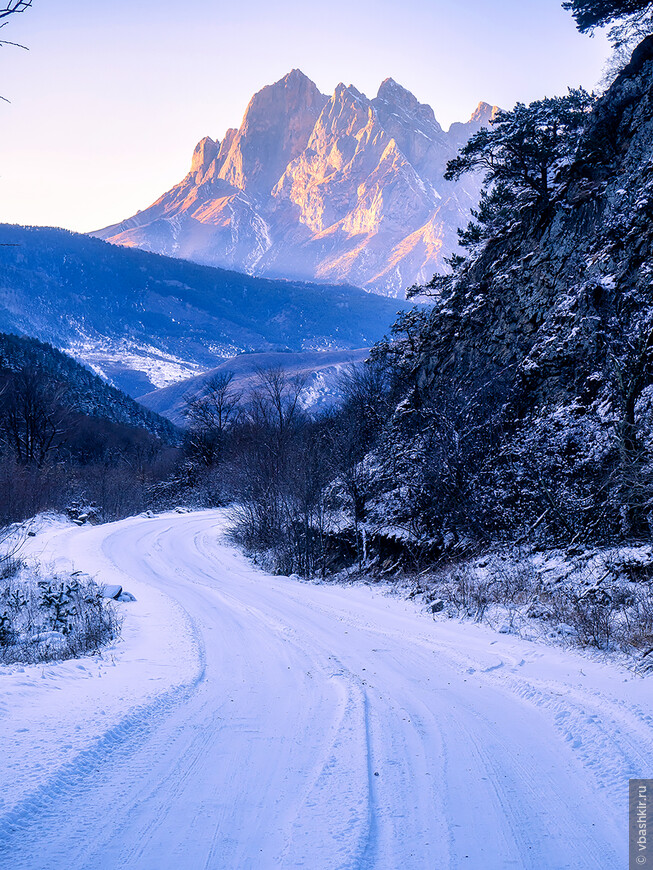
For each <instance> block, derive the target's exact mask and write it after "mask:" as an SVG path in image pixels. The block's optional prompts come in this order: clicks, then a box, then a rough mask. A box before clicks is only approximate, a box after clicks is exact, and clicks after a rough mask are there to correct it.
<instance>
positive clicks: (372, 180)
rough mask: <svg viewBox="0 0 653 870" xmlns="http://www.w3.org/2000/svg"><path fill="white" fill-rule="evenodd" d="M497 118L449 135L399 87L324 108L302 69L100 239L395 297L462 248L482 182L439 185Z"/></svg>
mask: <svg viewBox="0 0 653 870" xmlns="http://www.w3.org/2000/svg"><path fill="white" fill-rule="evenodd" d="M491 111H492V107H490V106H489V104H481V105H480V106H479V109H478V110H477V112H476V113H475V115H474V117H475V118H476V120H474V121H472V122H468V123H464V124H458V125H454V126H453V127H452V130H451V131H449V132H447V133H445V132H444V131H443V130H442V128H441V127H440V125H439V124H438V122H437V120H436V118H435V115H434V113H433V110H432V108H431V107H430V106H428V105H426V104H424V103H420V102H419V100H418V99H417V98H416V97H415V96H414V94H412V93H411V92H410V91H409V90H407V89H406V88H404V87H403V86H402V85H400V84H398V83H397V82H396V81H395V80H394V79H392V78H387V79H385V81H384V82H382V83H381V86H380V87H379V90H378V93H377V95H376V96H375V97H374V98H373V99H368V98H367V97H366V96H365V94H363V93H362V92H361V91H359V90H358V88H356V87H355V86H354V85H353V84H350V85H346V84H344V83H342V82H341V83H340V84H338V86H337V87H336V88H335V91H334V93H333V94H332V95H331V96H330V97H327V96H325V95H324V94H322V93H320V91H319V89H318V88H317V86H316V85H315V83H314V82H312V81H311V80H310V79H309V78H308V77H307V76H306V75H304V73H303V72H302V71H301V70H299V69H293V70H291V71H290V72H289V73H287V74H286V75H285V76H283V78H281V79H279V81H277V82H274V83H273V84H271V85H268V86H266V87H264V88H262V89H261V90H260V91H258V92H257V93H256V94H254V96H253V97H252V99H251V100H250V102H249V105H248V106H247V109H246V111H245V114H244V117H243V120H242V123H241V125H240V127H239V128H238V129H237V130H236V129H233V128H231V129H229V130H227V132H226V133H225V135H224V138H223V139H222V142H221V143H218V142H215V141H213V140H212V139H211V138H210V137H205V138H204V139H202V141H201V142H200V143H198V145H197V147H196V149H195V152H194V154H193V161H192V168H191V172H190V173H189V175H188V176H186V178H184V179H183V181H182V182H180V184H178V185H176V186H175V187H174V188H173V189H172V190H170V191H168V192H167V193H165V194H164V195H163V196H161V197H160V198H159V199H158V200H157V201H156V202H155V203H153V204H152V205H151V206H150V207H149V208H147V209H145V210H144V211H142V212H139V213H138V214H137V215H134V216H133V217H131V218H128V219H127V220H125V221H123V222H122V223H120V224H116V225H114V226H113V227H107V228H106V229H104V230H100V231H99V232H98V233H97V234H96V235H98V236H100V237H101V238H105V239H109V240H111V241H113V242H115V243H119V244H126V245H135V246H138V247H143V248H146V249H147V250H151V251H155V252H157V253H161V254H167V255H173V256H178V257H183V258H185V259H190V260H196V261H199V262H201V263H207V264H210V265H216V266H226V267H228V268H232V269H237V270H240V271H246V272H252V273H255V274H259V275H269V276H271V277H284V278H292V277H295V278H302V279H309V280H316V279H317V280H322V281H326V282H339V281H344V282H348V283H351V284H354V285H358V286H361V287H365V288H366V289H369V290H374V291H375V292H380V293H384V294H388V295H391V296H395V295H402V293H403V291H404V289H405V288H406V287H408V286H410V285H411V284H413V283H415V282H424V281H428V280H429V279H430V278H431V277H432V275H433V273H434V272H436V271H439V270H441V269H442V268H444V266H443V260H444V257H446V256H448V255H449V254H451V253H452V252H453V251H455V250H457V234H456V230H457V228H458V227H459V226H464V225H465V224H466V223H467V220H468V216H469V209H470V207H473V206H474V204H475V202H476V199H477V196H478V181H477V180H476V179H471V180H470V179H467V178H466V179H463V180H462V181H461V182H460V183H454V184H452V183H450V182H446V181H445V180H444V179H443V173H444V169H445V167H446V164H447V161H448V160H449V159H451V158H452V157H453V156H454V155H455V153H456V151H457V149H458V147H459V146H460V145H461V144H462V143H463V142H464V141H466V139H467V138H468V137H469V135H471V133H473V132H474V131H475V129H477V128H478V126H479V123H480V121H479V119H481V118H485V117H486V116H487V115H488V113H490V112H491Z"/></svg>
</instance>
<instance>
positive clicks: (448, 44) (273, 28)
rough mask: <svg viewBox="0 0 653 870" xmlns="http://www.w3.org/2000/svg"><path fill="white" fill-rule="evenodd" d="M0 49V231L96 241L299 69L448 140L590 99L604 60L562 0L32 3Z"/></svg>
mask: <svg viewBox="0 0 653 870" xmlns="http://www.w3.org/2000/svg"><path fill="white" fill-rule="evenodd" d="M8 21H9V24H8V26H7V27H6V28H5V29H4V30H3V31H2V35H3V37H4V38H5V39H11V40H12V41H17V42H22V43H24V44H26V45H28V46H29V48H30V50H29V51H21V50H20V49H17V48H11V47H8V46H2V47H1V48H0V94H2V96H4V97H7V98H8V99H9V100H11V103H4V102H0V131H1V138H0V222H10V223H21V224H38V225H50V226H62V227H67V228H68V229H73V230H77V231H86V230H91V229H97V228H100V227H103V226H105V225H107V224H110V223H114V222H116V221H119V220H121V219H123V218H126V217H129V216H130V215H131V214H133V213H134V212H135V211H137V210H138V209H142V208H146V207H147V206H148V205H149V204H150V203H151V202H152V201H153V200H155V199H156V198H157V197H158V196H159V195H160V194H162V193H163V192H164V191H166V190H167V189H169V188H170V187H172V185H174V184H175V183H176V182H178V181H180V180H181V178H183V176H184V175H185V174H186V173H187V172H188V169H189V167H190V159H191V154H192V151H193V148H194V146H195V144H196V143H197V142H198V141H199V139H201V138H202V137H203V136H206V135H210V136H212V137H213V138H216V137H217V138H221V137H222V136H223V135H224V132H225V130H226V129H227V128H228V127H237V126H238V125H239V124H240V121H241V119H242V115H243V112H244V110H245V107H246V105H247V103H248V101H249V99H250V97H251V96H252V94H253V93H254V92H255V91H257V90H259V89H260V88H261V87H263V86H264V85H266V84H270V83H271V82H274V81H276V80H278V79H279V78H281V77H282V76H283V75H285V73H287V72H288V71H289V70H290V69H292V68H293V67H299V68H300V69H301V70H303V72H304V73H305V74H306V75H307V76H309V78H311V79H313V81H314V82H315V83H316V84H317V86H318V87H319V88H320V90H321V91H323V92H324V93H332V92H333V89H334V88H335V86H336V85H337V84H338V82H340V81H344V82H345V84H350V83H351V84H354V85H355V86H356V87H357V88H358V89H359V90H361V91H363V92H364V93H366V94H367V96H369V97H372V96H374V95H375V94H376V91H377V89H378V86H379V84H380V83H381V81H382V80H383V79H384V78H387V77H388V76H392V78H394V79H395V80H396V81H398V82H399V83H400V84H402V85H404V87H407V88H408V89H409V90H411V91H412V92H413V93H414V94H415V96H416V97H417V98H418V99H419V100H420V101H421V102H424V103H430V105H431V106H433V109H434V111H435V114H436V117H437V118H438V120H439V121H440V123H441V124H442V125H443V126H444V127H448V126H449V124H450V123H451V122H452V121H455V120H466V119H467V118H468V117H469V115H470V114H471V112H472V111H473V110H474V108H475V107H476V105H477V104H478V102H479V101H480V100H486V101H487V102H489V103H493V104H497V105H500V106H502V107H504V108H509V107H511V106H512V105H513V104H514V103H515V102H516V101H517V100H521V101H524V102H529V101H531V100H534V99H538V98H540V97H544V96H552V95H554V94H557V93H564V92H565V91H566V88H567V86H568V85H570V86H577V85H583V86H585V87H586V88H588V89H591V88H593V87H594V86H595V85H596V82H597V81H598V80H599V78H600V77H601V72H602V68H603V65H604V63H605V60H606V58H607V56H608V54H609V50H608V46H607V44H606V41H605V39H604V37H603V36H600V35H599V36H595V37H594V38H592V39H590V38H588V37H586V36H581V35H580V34H578V33H577V32H576V30H575V27H574V23H573V20H572V18H571V16H570V15H569V14H568V13H567V12H565V11H564V10H562V9H561V8H560V2H559V0H327V2H325V3H313V2H307V0H277V2H274V3H273V2H270V0H266V2H262V0H232V2H230V3H224V2H216V0H195V2H188V0H187V2H185V3H182V2H179V0H136V2H133V0H102V2H100V0H34V7H33V8H32V9H30V10H28V11H27V12H25V13H23V14H21V15H17V16H13V17H11V18H10V19H8Z"/></svg>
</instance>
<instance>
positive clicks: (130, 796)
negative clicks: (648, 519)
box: [0, 511, 653, 870]
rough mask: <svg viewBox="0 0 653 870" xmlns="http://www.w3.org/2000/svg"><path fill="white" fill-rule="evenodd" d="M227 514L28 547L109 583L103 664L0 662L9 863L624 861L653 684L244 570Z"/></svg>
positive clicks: (551, 651) (478, 864) (166, 518)
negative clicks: (117, 593) (117, 600)
mask: <svg viewBox="0 0 653 870" xmlns="http://www.w3.org/2000/svg"><path fill="white" fill-rule="evenodd" d="M225 523H226V520H225V517H224V514H222V513H221V512H219V511H205V512H199V513H192V514H167V515H162V516H158V517H155V518H146V517H139V518H133V519H129V520H125V521H122V522H119V523H114V524H111V525H106V526H99V527H81V528H78V527H70V526H63V525H56V524H55V525H51V526H49V527H44V528H42V529H41V530H40V531H39V532H38V534H37V535H36V537H34V538H30V539H29V542H28V544H27V549H28V553H27V555H28V556H30V557H38V558H39V560H40V561H42V562H43V563H44V564H50V565H52V566H53V567H55V568H56V567H57V566H59V567H62V568H63V567H68V568H69V567H70V565H71V563H72V565H73V566H74V568H76V569H80V570H83V571H86V572H89V573H91V574H93V575H94V576H96V578H97V579H98V581H100V582H103V583H120V584H122V585H123V586H124V587H125V588H126V589H127V590H128V591H130V592H132V593H133V594H134V595H135V596H136V599H137V600H136V602H133V603H125V604H120V605H118V607H119V608H120V612H121V613H122V614H123V615H124V627H123V635H122V638H121V640H120V641H118V642H117V643H115V644H114V645H113V646H112V647H111V648H110V649H107V650H106V651H105V652H104V653H103V654H102V655H101V656H94V657H88V658H85V659H81V660H77V661H67V662H62V663H56V664H45V665H34V666H16V665H11V666H4V667H0V745H1V747H2V753H1V758H2V762H1V764H0V866H2V867H3V868H4V867H6V868H12V870H21V868H29V870H46V868H47V870H64V868H65V870H82V868H83V870H118V868H120V870H173V868H174V870H203V868H207V870H209V868H215V870H267V868H300V867H301V868H306V870H345V868H347V870H372V868H374V870H400V868H401V870H431V868H432V870H440V868H451V870H460V868H465V867H469V868H470V870H472V868H473V870H480V868H483V870H505V868H516V870H531V868H532V870H574V868H592V870H596V868H601V870H603V868H604V870H614V868H618V867H625V866H626V855H627V848H626V836H627V818H626V799H627V789H628V778H629V777H645V776H651V775H653V678H642V677H639V676H635V675H633V674H631V673H630V672H628V671H626V670H625V669H623V668H620V667H618V666H617V665H614V664H609V663H604V662H601V661H599V660H598V658H596V657H593V658H592V657H589V656H583V655H582V654H580V653H577V652H572V651H566V650H563V649H560V648H553V647H547V646H544V645H539V644H536V643H532V642H528V641H524V640H520V639H519V638H515V637H511V636H506V635H498V634H495V633H493V632H492V631H490V630H489V629H487V628H484V627H481V626H476V625H471V624H461V623H458V622H455V621H435V620H433V618H432V617H431V616H428V615H426V614H425V613H422V612H420V611H419V610H418V609H417V608H416V607H415V605H413V604H411V603H409V602H406V601H403V600H399V599H397V598H393V597H390V596H387V595H383V594H382V593H381V592H379V591H376V590H372V589H370V588H368V587H366V586H360V587H347V588H343V587H340V586H328V585H316V584H310V583H303V582H299V581H296V580H293V579H289V578H284V577H271V576H267V575H265V574H264V573H262V572H260V571H258V570H257V569H256V568H253V567H252V566H251V565H250V564H249V563H248V562H247V560H246V559H245V558H244V557H243V556H242V555H240V554H239V553H237V552H236V551H235V550H234V549H233V547H231V546H230V545H228V544H225V543H224V541H223V540H221V535H222V531H223V529H224V527H225Z"/></svg>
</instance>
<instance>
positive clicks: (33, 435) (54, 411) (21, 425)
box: [0, 368, 69, 468]
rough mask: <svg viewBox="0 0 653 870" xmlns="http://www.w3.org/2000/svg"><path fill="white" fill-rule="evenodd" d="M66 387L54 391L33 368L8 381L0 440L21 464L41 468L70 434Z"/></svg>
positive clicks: (0, 406)
mask: <svg viewBox="0 0 653 870" xmlns="http://www.w3.org/2000/svg"><path fill="white" fill-rule="evenodd" d="M63 396H64V390H63V388H55V390H52V388H51V385H49V384H48V383H47V382H46V381H45V379H44V377H43V376H42V375H41V374H39V373H38V372H37V371H35V370H34V369H27V368H26V369H22V370H21V371H19V372H16V373H14V374H11V375H10V376H9V377H7V378H6V379H5V383H4V385H3V388H2V395H1V396H0V437H1V438H2V440H4V442H5V443H6V444H7V445H8V446H9V447H10V448H11V449H12V450H13V452H14V454H15V455H16V458H17V460H18V461H19V462H20V463H21V464H22V465H35V466H37V467H38V468H41V467H42V466H43V465H44V463H45V461H46V459H47V458H48V456H49V455H50V454H51V453H52V452H54V451H55V450H57V449H59V448H60V447H61V446H62V445H63V444H64V442H65V440H66V435H67V433H68V422H69V420H68V418H69V412H68V410H67V409H66V408H65V407H64V405H63V402H62V399H63Z"/></svg>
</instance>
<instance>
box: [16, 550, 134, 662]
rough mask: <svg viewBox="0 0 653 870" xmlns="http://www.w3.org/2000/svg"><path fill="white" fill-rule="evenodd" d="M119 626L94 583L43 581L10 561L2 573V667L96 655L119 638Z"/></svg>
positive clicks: (75, 578) (38, 574)
mask: <svg viewBox="0 0 653 870" xmlns="http://www.w3.org/2000/svg"><path fill="white" fill-rule="evenodd" d="M119 630H120V620H119V618H118V615H117V613H116V611H115V607H114V605H113V604H112V603H111V602H109V601H107V600H106V599H104V598H103V597H102V591H101V589H100V587H99V586H98V585H97V584H96V583H95V582H94V581H93V580H92V579H90V578H88V579H87V578H84V577H81V578H80V577H78V576H75V575H72V576H68V577H62V576H57V575H55V576H49V577H47V578H46V577H44V576H43V575H42V573H41V571H40V569H38V568H35V567H31V566H30V567H28V566H27V565H25V564H23V563H21V562H18V561H7V562H5V563H4V565H3V570H2V572H0V662H3V663H9V662H18V661H20V662H39V661H49V660H51V659H66V658H74V657H76V656H80V655H84V654H86V653H91V652H95V651H96V650H98V649H99V648H100V647H102V646H103V645H104V644H106V643H108V642H109V641H110V640H112V639H113V638H115V637H116V636H117V634H118V633H119Z"/></svg>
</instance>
